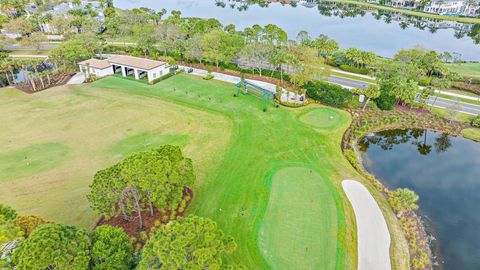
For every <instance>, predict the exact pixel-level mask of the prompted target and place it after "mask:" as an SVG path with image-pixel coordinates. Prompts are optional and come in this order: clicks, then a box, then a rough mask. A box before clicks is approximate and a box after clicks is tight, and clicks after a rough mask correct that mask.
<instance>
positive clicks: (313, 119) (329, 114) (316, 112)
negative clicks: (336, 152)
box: [299, 107, 346, 131]
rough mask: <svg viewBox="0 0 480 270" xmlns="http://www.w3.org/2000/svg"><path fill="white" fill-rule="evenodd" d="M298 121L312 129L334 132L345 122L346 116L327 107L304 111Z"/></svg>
mask: <svg viewBox="0 0 480 270" xmlns="http://www.w3.org/2000/svg"><path fill="white" fill-rule="evenodd" d="M299 119H300V120H301V121H302V122H304V123H306V124H309V125H311V126H312V127H315V128H319V129H323V130H325V131H327V130H336V129H338V128H339V127H341V125H342V123H344V122H345V121H346V116H345V114H343V113H340V112H339V111H338V110H335V109H333V108H329V107H315V108H311V109H307V110H305V111H304V112H303V113H302V114H301V115H300V117H299Z"/></svg>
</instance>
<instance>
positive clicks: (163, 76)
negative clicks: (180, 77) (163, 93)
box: [149, 71, 175, 85]
mask: <svg viewBox="0 0 480 270" xmlns="http://www.w3.org/2000/svg"><path fill="white" fill-rule="evenodd" d="M173 75H175V72H173V71H170V72H168V73H167V74H165V75H162V76H160V77H158V78H156V79H155V80H153V81H151V82H149V84H152V85H153V84H156V83H158V82H161V81H163V80H165V79H168V78H170V77H172V76H173Z"/></svg>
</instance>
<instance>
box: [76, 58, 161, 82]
mask: <svg viewBox="0 0 480 270" xmlns="http://www.w3.org/2000/svg"><path fill="white" fill-rule="evenodd" d="M78 66H79V68H80V72H83V73H85V75H86V76H88V75H89V74H93V75H95V76H96V77H105V76H107V75H113V74H122V76H124V77H127V76H132V77H134V78H135V79H136V80H140V79H142V78H146V79H147V81H148V82H151V81H153V80H155V79H157V78H159V77H161V76H162V75H165V74H167V73H168V72H169V71H170V66H169V65H168V64H167V63H165V62H160V61H155V60H150V59H145V58H140V57H133V56H127V55H118V56H114V57H111V58H108V59H104V60H99V59H93V58H92V59H88V60H85V61H82V62H80V63H78Z"/></svg>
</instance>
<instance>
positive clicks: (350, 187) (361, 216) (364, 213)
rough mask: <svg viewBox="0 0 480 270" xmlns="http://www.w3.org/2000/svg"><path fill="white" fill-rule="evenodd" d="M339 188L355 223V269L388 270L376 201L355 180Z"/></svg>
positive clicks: (382, 222) (387, 239)
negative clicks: (356, 246)
mask: <svg viewBox="0 0 480 270" xmlns="http://www.w3.org/2000/svg"><path fill="white" fill-rule="evenodd" d="M342 186H343V189H344V191H345V193H346V194H347V197H348V199H349V200H350V203H351V204H352V207H353V211H354V212H355V219H356V221H357V238H358V270H390V269H391V265H390V233H389V231H388V227H387V223H386V222H385V218H384V217H383V214H382V211H381V210H380V208H379V207H378V204H377V202H376V201H375V199H374V198H373V197H372V195H371V194H370V192H369V191H368V190H367V188H365V186H364V185H362V184H361V183H360V182H358V181H353V180H344V181H343V182H342Z"/></svg>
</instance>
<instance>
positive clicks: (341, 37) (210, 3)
mask: <svg viewBox="0 0 480 270" xmlns="http://www.w3.org/2000/svg"><path fill="white" fill-rule="evenodd" d="M250 2H260V3H261V4H249V3H250ZM114 4H115V6H116V7H119V8H122V9H132V8H138V7H148V8H152V9H156V10H161V9H162V8H165V9H166V10H167V11H168V12H170V11H172V10H179V11H181V12H182V15H183V16H186V17H202V18H216V19H218V20H219V21H220V22H222V23H223V24H230V23H232V24H235V25H236V26H237V29H243V28H245V27H250V26H252V25H254V24H258V25H262V26H264V25H267V24H270V23H271V24H276V25H278V26H279V27H281V28H283V29H284V30H285V31H286V32H287V33H288V35H289V37H290V39H295V37H296V35H297V34H298V32H300V31H301V30H305V31H307V32H308V33H309V34H310V36H311V37H317V36H318V35H319V34H326V35H328V36H329V37H331V38H333V39H335V40H337V41H338V42H339V43H340V45H341V46H342V47H343V48H348V47H356V48H359V49H364V50H369V51H374V52H376V53H377V54H379V55H381V56H385V57H392V56H393V55H394V54H395V53H396V52H397V51H398V50H400V49H402V48H413V47H414V46H416V45H422V46H424V47H427V48H430V49H434V50H436V51H438V52H445V51H448V52H451V53H458V54H460V55H461V58H462V59H464V60H477V61H478V60H480V46H479V45H478V44H475V41H477V42H480V25H477V26H475V27H474V25H471V24H462V23H456V22H450V21H435V20H430V19H424V18H419V17H414V16H405V15H402V14H399V13H392V12H385V11H377V10H374V9H371V8H368V9H367V8H362V7H360V6H357V5H351V4H341V3H335V2H326V1H311V0H308V1H298V2H296V1H292V4H290V5H288V4H284V5H282V4H280V3H270V4H265V3H262V2H261V1H238V0H237V1H233V0H162V1H154V0H114ZM472 30H474V31H472Z"/></svg>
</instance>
